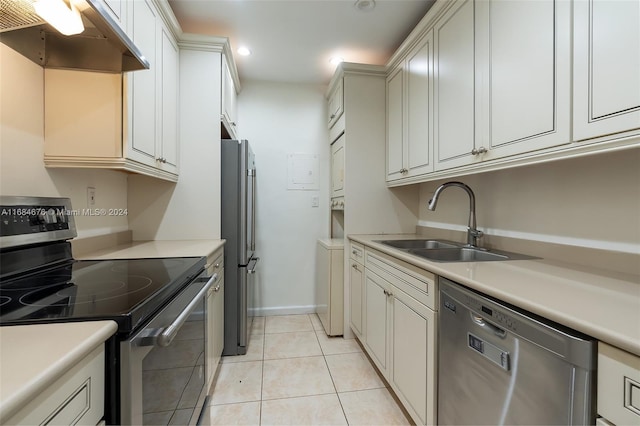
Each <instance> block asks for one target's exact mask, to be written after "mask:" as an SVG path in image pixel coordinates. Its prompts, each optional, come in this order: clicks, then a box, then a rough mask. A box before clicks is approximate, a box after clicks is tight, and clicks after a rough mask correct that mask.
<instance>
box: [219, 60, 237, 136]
mask: <svg viewBox="0 0 640 426" xmlns="http://www.w3.org/2000/svg"><path fill="white" fill-rule="evenodd" d="M237 96H238V94H237V92H236V87H235V84H234V82H233V78H232V76H231V71H230V70H229V65H228V64H227V59H226V57H225V56H224V55H223V56H222V97H221V100H222V105H221V111H222V117H221V119H222V124H223V125H224V126H225V127H226V129H227V131H228V133H229V136H230V137H231V138H234V139H235V138H237V131H238V116H237V115H238V114H237V109H238V107H237Z"/></svg>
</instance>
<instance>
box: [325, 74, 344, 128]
mask: <svg viewBox="0 0 640 426" xmlns="http://www.w3.org/2000/svg"><path fill="white" fill-rule="evenodd" d="M343 84H344V80H342V79H340V80H339V81H338V82H337V83H336V86H335V87H334V89H333V90H332V91H331V94H330V95H329V99H328V102H327V114H328V120H329V128H331V127H333V125H334V124H335V123H336V121H338V119H339V118H340V116H341V115H342V112H343V111H344V86H343Z"/></svg>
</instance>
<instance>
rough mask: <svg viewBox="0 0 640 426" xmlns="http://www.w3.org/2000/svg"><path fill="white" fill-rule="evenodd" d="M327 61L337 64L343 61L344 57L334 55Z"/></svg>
mask: <svg viewBox="0 0 640 426" xmlns="http://www.w3.org/2000/svg"><path fill="white" fill-rule="evenodd" d="M329 62H331V63H332V64H333V65H338V64H340V63H342V62H344V59H343V58H341V57H339V56H334V57H333V58H331V60H330V61H329Z"/></svg>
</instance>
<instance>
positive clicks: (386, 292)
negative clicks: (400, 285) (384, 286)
mask: <svg viewBox="0 0 640 426" xmlns="http://www.w3.org/2000/svg"><path fill="white" fill-rule="evenodd" d="M382 292H383V293H384V294H386V295H387V296H393V293H391V292H390V291H387V290H382Z"/></svg>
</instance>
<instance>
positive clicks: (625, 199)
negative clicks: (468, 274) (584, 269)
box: [419, 149, 640, 254]
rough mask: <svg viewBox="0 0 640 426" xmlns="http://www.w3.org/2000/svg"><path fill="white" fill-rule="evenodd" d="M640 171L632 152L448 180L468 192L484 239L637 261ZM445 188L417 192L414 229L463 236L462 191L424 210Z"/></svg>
mask: <svg viewBox="0 0 640 426" xmlns="http://www.w3.org/2000/svg"><path fill="white" fill-rule="evenodd" d="M639 164H640V149H632V150H624V151H620V152H614V153H606V154H599V155H592V156H587V157H582V158H575V159H569V160H561V161H556V162H550V163H546V164H539V165H532V166H527V167H520V168H515V169H508V170H502V171H497V172H490V173H483V174H478V175H472V176H465V177H461V178H459V179H451V180H459V181H462V182H464V183H466V184H467V185H469V186H470V187H471V188H472V189H473V191H474V193H475V195H476V208H477V222H478V227H479V228H480V229H482V230H483V231H485V232H487V233H488V234H491V235H499V236H506V237H514V238H523V239H527V240H534V241H543V242H551V243H559V244H569V245H575V246H582V247H590V248H596V249H603V250H614V251H619V252H626V253H636V254H637V253H640V168H639V167H638V165H639ZM443 182H444V181H437V182H429V183H425V184H422V185H421V188H420V222H419V224H421V225H424V226H434V227H442V228H446V229H452V228H458V227H464V228H465V229H466V224H467V220H468V212H469V199H468V197H467V195H466V193H465V192H464V191H462V190H460V189H458V188H449V189H447V190H446V191H445V192H443V193H442V195H441V197H440V200H439V201H438V207H437V209H436V211H435V212H431V211H429V210H428V209H427V202H428V200H429V199H430V198H431V197H432V195H433V192H434V191H435V188H436V187H437V186H438V185H439V184H441V183H443ZM460 229H462V228H460Z"/></svg>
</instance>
